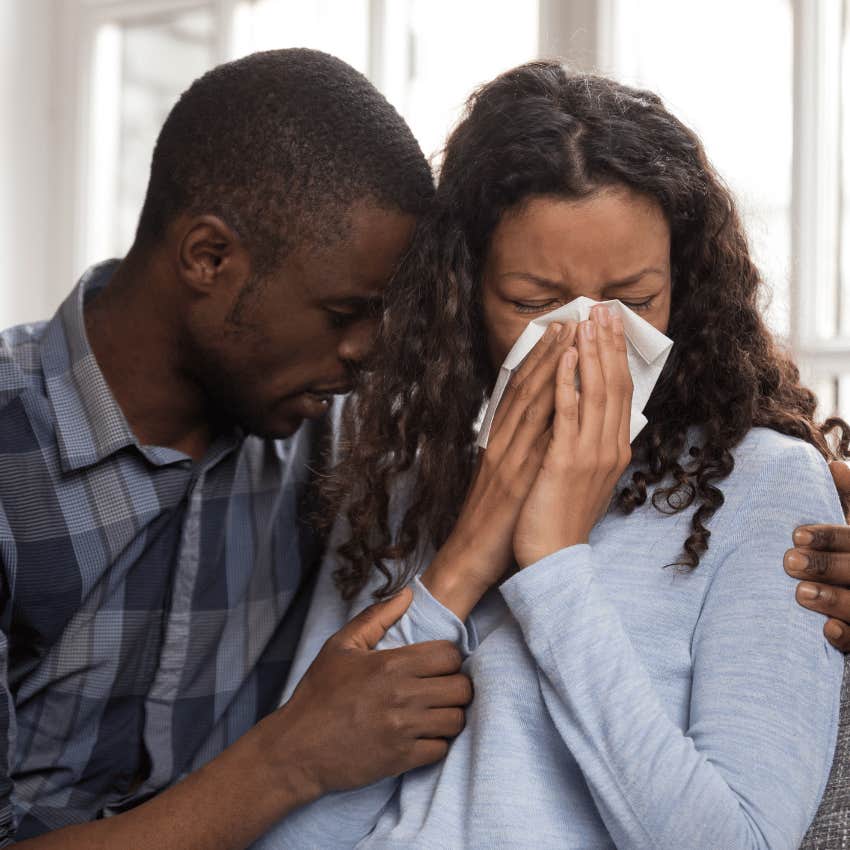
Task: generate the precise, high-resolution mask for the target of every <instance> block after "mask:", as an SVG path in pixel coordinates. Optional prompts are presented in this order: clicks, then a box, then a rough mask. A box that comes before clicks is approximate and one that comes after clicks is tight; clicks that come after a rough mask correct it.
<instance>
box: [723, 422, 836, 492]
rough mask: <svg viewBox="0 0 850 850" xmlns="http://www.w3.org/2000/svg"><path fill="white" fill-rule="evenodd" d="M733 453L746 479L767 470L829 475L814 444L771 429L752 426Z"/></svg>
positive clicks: (818, 476) (814, 476)
mask: <svg viewBox="0 0 850 850" xmlns="http://www.w3.org/2000/svg"><path fill="white" fill-rule="evenodd" d="M732 456H733V457H734V458H735V471H736V472H737V474H738V475H740V476H744V477H746V478H751V477H752V476H753V475H754V474H756V473H758V472H764V471H766V470H768V469H775V470H776V471H777V472H778V473H782V472H785V473H786V474H788V475H804V476H805V477H806V478H809V479H819V478H820V479H824V480H827V479H829V478H830V476H829V469H828V467H827V463H826V461H825V460H824V458H823V456H822V455H821V453H820V452H819V451H818V450H817V449H816V448H815V447H814V446H813V445H812V444H811V443H807V442H806V441H805V440H801V439H799V438H798V437H791V436H789V435H788V434H781V433H780V432H779V431H774V430H773V429H772V428H751V429H750V430H749V432H748V433H747V435H746V436H745V437H744V439H743V440H741V442H740V443H739V444H738V445H737V446H736V447H735V448H734V449H733V450H732ZM733 474H734V473H733Z"/></svg>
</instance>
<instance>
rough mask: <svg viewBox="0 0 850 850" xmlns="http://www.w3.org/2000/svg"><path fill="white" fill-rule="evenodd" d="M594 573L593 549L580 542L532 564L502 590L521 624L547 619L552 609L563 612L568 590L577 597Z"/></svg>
mask: <svg viewBox="0 0 850 850" xmlns="http://www.w3.org/2000/svg"><path fill="white" fill-rule="evenodd" d="M592 577H593V549H592V548H591V547H590V545H589V544H587V543H580V544H577V545H576V546H568V547H567V548H566V549H560V550H558V551H557V552H553V553H552V554H551V555H547V556H546V557H545V558H542V559H541V560H539V561H536V562H535V563H533V564H530V565H529V566H527V567H526V568H525V569H523V570H520V571H519V572H518V573H517V574H516V575H513V576H511V577H510V578H509V579H508V580H507V581H506V582H505V583H504V584H502V585H501V586H500V587H499V590H500V591H501V593H502V598H503V599H504V600H505V602H506V603H507V606H508V608H510V610H511V613H512V614H513V615H514V617H515V618H516V620H517V621H518V622H519V623H520V625H523V624H525V623H528V622H530V621H533V620H537V621H538V622H540V621H541V619H542V620H543V621H544V622H545V621H548V613H549V612H550V611H551V612H553V613H561V614H562V613H563V611H564V598H565V597H564V594H565V593H568V594H569V598H576V597H577V596H578V595H579V594H577V593H576V592H575V591H576V590H577V589H579V588H583V587H584V586H585V585H586V584H587V583H588V582H589V581H590V580H591V579H592ZM558 619H559V618H558Z"/></svg>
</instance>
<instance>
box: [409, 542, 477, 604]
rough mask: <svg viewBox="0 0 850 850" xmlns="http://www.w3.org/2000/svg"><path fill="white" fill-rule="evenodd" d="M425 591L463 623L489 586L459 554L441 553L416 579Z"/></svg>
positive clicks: (442, 551) (441, 551)
mask: <svg viewBox="0 0 850 850" xmlns="http://www.w3.org/2000/svg"><path fill="white" fill-rule="evenodd" d="M419 580H420V581H421V582H422V584H423V585H424V586H425V588H426V589H427V591H428V592H429V593H430V594H431V596H433V597H434V599H436V600H437V601H438V602H439V603H440V604H441V605H444V606H445V607H446V608H448V609H449V611H451V612H452V613H453V614H454V615H455V616H457V617H458V618H459V619H461V620H465V619H466V618H467V617H468V616H469V614H470V612H471V611H472V609H473V608H474V607H475V606H476V605H477V604H478V601H479V600H480V599H481V597H482V596H483V595H484V594H485V593H486V592H487V591H488V590H489V588H490V586H489V584H487V583H486V582H484V581H482V580H481V579H480V578H479V577H478V574H477V571H476V570H475V569H474V568H473V567H471V566H470V565H468V562H467V561H466V560H465V559H464V558H463V556H462V555H460V554H458V555H454V554H452V553H451V552H444V550H440V552H438V553H437V556H436V557H435V558H434V560H433V561H432V562H431V564H430V565H429V566H428V568H427V569H426V570H425V572H423V573H422V575H421V576H420V579H419Z"/></svg>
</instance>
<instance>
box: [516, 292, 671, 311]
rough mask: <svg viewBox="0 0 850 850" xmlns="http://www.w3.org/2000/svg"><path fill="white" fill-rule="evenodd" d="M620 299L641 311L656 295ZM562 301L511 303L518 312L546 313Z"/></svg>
mask: <svg viewBox="0 0 850 850" xmlns="http://www.w3.org/2000/svg"><path fill="white" fill-rule="evenodd" d="M619 301H620V303H621V304H622V305H623V306H625V307H628V308H629V309H630V310H634V311H635V312H636V313H640V312H642V311H644V310H648V309H649V308H650V307H652V304H653V302H654V301H655V296H654V295H650V296H649V298H644V299H643V300H642V301H625V300H623V299H622V298H621V299H619ZM561 303H562V302H561V301H560V300H559V299H557V298H551V299H549V300H548V301H538V302H533V301H511V304H513V306H514V309H515V310H516V311H517V312H518V313H545V312H547V311H549V310H554V309H555V308H556V307H558V306H559V305H560V304H561Z"/></svg>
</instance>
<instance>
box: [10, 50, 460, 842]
mask: <svg viewBox="0 0 850 850" xmlns="http://www.w3.org/2000/svg"><path fill="white" fill-rule="evenodd" d="M432 192H433V186H432V181H431V175H430V171H429V169H428V166H427V164H426V162H425V160H424V158H423V156H422V153H421V151H420V149H419V147H418V145H417V144H416V142H415V140H414V138H413V136H412V135H411V133H410V130H409V128H408V127H407V126H406V124H405V123H404V122H403V121H402V119H401V118H400V117H399V116H398V114H397V113H396V112H395V111H394V110H393V109H392V107H391V106H390V105H389V104H388V103H387V102H386V101H385V100H384V98H383V97H382V96H381V95H380V94H379V93H378V92H377V91H376V90H375V89H374V88H373V87H372V86H371V85H370V84H369V82H368V81H367V80H366V79H365V78H364V77H363V76H362V75H360V74H358V73H357V72H355V71H354V70H353V69H351V68H349V67H348V66H347V65H345V64H344V63H342V62H340V61H338V60H336V59H333V58H332V57H329V56H326V55H324V54H320V53H316V52H312V51H302V50H294V51H276V52H271V53H266V54H258V55H255V56H251V57H248V58H246V59H243V60H241V61H238V62H234V63H231V64H229V65H225V66H222V67H220V68H217V69H215V70H213V71H211V72H210V73H209V74H207V75H206V76H205V77H203V78H201V79H200V80H198V81H197V82H196V83H195V84H194V85H193V86H192V87H191V88H190V89H189V90H188V91H187V92H186V93H185V94H184V95H183V97H182V98H181V100H180V102H179V103H178V104H177V105H176V107H175V108H174V110H173V111H172V113H171V114H170V116H169V117H168V120H167V121H166V123H165V125H164V127H163V129H162V132H161V135H160V137H159V140H158V142H157V146H156V150H155V153H154V158H153V163H152V168H151V176H150V184H149V188H148V193H147V197H146V200H145V204H144V209H143V211H142V214H141V219H140V223H139V227H138V232H137V236H136V239H135V243H134V245H133V247H132V249H131V250H130V252H129V254H128V255H127V257H126V258H125V259H124V260H123V261H122V262H120V263H118V262H117V261H116V262H111V263H105V264H103V265H100V266H97V267H95V268H94V269H91V270H89V272H87V273H86V274H85V276H84V277H83V278H82V280H81V281H80V283H79V284H78V286H77V288H76V289H75V290H74V292H72V294H71V295H70V296H69V298H68V300H67V301H66V302H65V303H64V304H63V306H62V307H61V309H60V310H59V312H58V314H57V315H56V317H55V318H54V319H53V320H52V321H50V322H49V323H47V324H40V325H36V326H27V327H21V328H15V329H12V330H10V331H8V332H6V333H5V334H4V335H3V336H2V337H0V567H1V568H2V572H0V575H2V579H3V584H2V600H1V601H2V605H1V606H0V627H1V628H2V632H0V659H2V667H0V674H2V675H0V781H1V782H2V785H0V846H5V845H7V844H10V843H13V842H15V841H18V842H22V844H23V846H26V847H32V848H33V850H38V848H58V847H61V848H63V850H70V848H82V847H85V848H101V847H103V848H122V849H123V848H134V849H135V848H145V847H151V848H157V850H169V848H175V850H176V849H177V848H179V849H180V850H188V848H195V849H196V850H206V848H209V850H213V848H215V850H228V848H243V847H246V846H247V845H248V844H249V843H250V842H251V841H252V840H253V839H254V838H255V837H257V836H258V835H260V834H261V833H262V832H264V831H266V830H267V829H268V828H269V827H270V826H271V825H272V823H273V822H274V821H275V820H277V819H279V818H280V817H282V816H284V815H285V814H286V813H287V812H288V811H290V810H291V809H292V808H294V807H295V806H298V805H300V804H303V803H305V802H307V801H309V800H311V799H312V798H314V797H316V796H318V795H321V794H324V793H326V792H328V791H330V790H333V789H339V788H348V787H352V786H358V785H364V784H367V783H369V782H372V781H375V780H377V779H378V778H381V777H383V776H387V775H391V774H396V773H399V772H401V771H404V770H408V769H410V768H413V767H415V766H418V765H422V764H426V763H429V762H432V761H434V760H436V759H438V758H440V757H441V756H442V755H443V754H444V753H445V750H446V747H447V743H446V739H447V738H450V737H452V736H454V735H456V734H457V732H458V731H459V730H460V728H461V725H462V719H463V712H462V706H464V705H465V704H466V703H467V702H468V701H469V699H470V698H471V691H470V684H469V681H468V680H467V679H466V677H465V676H462V675H459V674H458V670H459V667H460V659H459V655H458V653H457V651H456V650H455V649H454V647H452V646H451V645H450V644H447V643H432V644H423V645H420V646H418V647H410V648H405V649H400V650H393V651H390V652H388V653H379V652H374V651H372V649H371V648H372V647H374V645H375V643H376V642H377V641H378V640H379V639H380V637H381V636H382V635H383V632H384V630H385V629H386V628H387V627H388V626H389V625H390V624H391V623H392V622H393V621H394V620H395V619H397V618H398V617H399V616H400V615H401V614H402V613H403V611H404V610H405V608H406V606H407V604H408V601H409V594H405V595H400V596H399V597H397V598H396V599H394V600H390V601H388V602H387V603H384V604H383V605H379V606H375V607H374V609H372V610H371V611H369V612H367V613H366V616H365V617H361V618H359V619H358V620H357V621H355V622H354V623H352V624H351V625H350V626H349V627H348V628H346V629H344V630H343V631H342V632H340V633H339V634H338V635H336V636H335V637H334V638H332V639H331V641H330V642H329V644H328V645H327V646H326V647H325V650H324V651H323V652H322V654H321V655H320V657H319V658H318V659H317V661H316V662H315V663H314V665H313V667H312V668H311V670H310V671H309V673H308V675H307V676H306V678H305V680H304V681H303V682H302V684H301V686H300V687H299V689H298V691H297V693H296V694H295V695H294V696H293V698H292V699H291V700H290V701H289V702H288V703H287V704H286V705H285V706H283V707H282V708H281V709H280V710H278V711H275V710H274V709H275V707H276V705H277V701H278V699H279V694H280V691H281V689H282V685H283V683H284V680H285V678H286V673H287V670H288V668H289V663H290V659H291V657H292V653H293V651H294V648H295V643H296V641H297V639H298V635H299V631H300V629H301V624H302V620H303V616H304V614H305V610H304V609H305V606H306V603H307V601H308V591H309V572H310V567H311V564H312V563H313V562H314V560H315V555H316V554H317V552H318V550H319V547H320V545H321V541H318V540H315V539H314V537H315V535H313V534H312V530H311V528H310V527H309V526H308V525H307V524H306V522H304V520H303V518H302V519H301V521H300V522H299V521H298V516H299V514H298V511H299V506H300V503H301V501H302V497H303V491H304V489H305V487H304V485H305V484H306V483H307V479H308V475H309V473H310V468H311V463H312V462H313V461H311V457H312V456H313V455H314V454H315V451H316V445H317V438H316V434H315V427H314V425H313V423H306V424H305V425H304V426H302V420H305V419H315V418H318V417H321V416H322V414H324V412H325V410H326V408H327V406H328V404H329V401H330V399H331V396H332V395H333V394H335V393H344V392H346V391H348V389H349V388H350V386H351V383H352V380H353V376H354V371H355V369H356V368H357V364H358V363H359V362H360V361H361V360H362V359H363V357H364V356H365V355H366V354H367V353H368V350H369V345H370V342H371V337H372V335H373V333H374V330H375V324H376V321H377V317H378V314H379V305H380V297H381V290H382V288H383V286H384V285H385V283H386V281H387V279H388V278H389V277H390V275H391V273H392V271H393V268H394V266H395V265H396V263H397V261H398V259H399V257H400V255H401V254H402V252H403V251H404V249H405V247H406V245H407V244H408V241H409V239H410V236H411V233H412V230H413V226H414V222H415V217H416V216H417V215H418V214H419V213H420V212H421V211H422V210H423V209H424V208H425V206H426V205H427V203H428V201H429V199H430V197H431V195H432ZM302 510H303V508H302ZM302 516H303V514H302ZM183 777H188V778H186V779H185V780H184V781H183V782H178V780H180V779H181V778H183ZM106 815H109V816H110V817H105V816H106Z"/></svg>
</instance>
